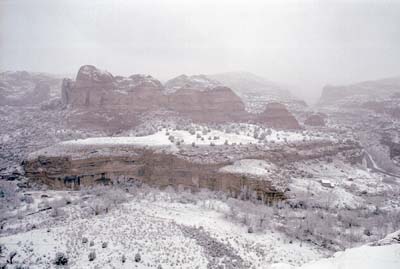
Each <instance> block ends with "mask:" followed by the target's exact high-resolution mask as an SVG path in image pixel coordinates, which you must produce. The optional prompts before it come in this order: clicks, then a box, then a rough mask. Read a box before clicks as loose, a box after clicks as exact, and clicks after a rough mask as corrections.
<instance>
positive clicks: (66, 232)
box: [0, 192, 328, 268]
mask: <svg viewBox="0 0 400 269" xmlns="http://www.w3.org/2000/svg"><path fill="white" fill-rule="evenodd" d="M51 196H52V197H60V196H72V197H75V198H76V197H80V194H79V193H66V192H58V193H57V192H53V193H52V194H51ZM32 197H35V200H40V201H41V200H46V199H48V198H43V197H42V193H32ZM80 199H82V200H83V201H84V200H87V199H89V198H88V197H87V196H84V195H82V197H80ZM34 204H35V205H38V204H40V202H38V201H36V202H35V203H34ZM82 204H84V202H82V201H81V202H79V203H75V202H72V203H70V204H68V205H65V206H64V207H63V212H64V213H63V214H61V213H60V214H59V215H57V214H54V213H51V212H50V211H43V212H40V213H37V214H33V215H27V216H25V217H24V218H16V219H14V220H11V221H8V222H7V223H6V224H4V229H5V230H7V231H10V234H9V235H6V236H4V235H3V236H2V237H0V244H3V245H4V246H5V248H6V249H5V250H4V252H5V253H11V252H13V251H16V253H17V255H16V256H15V258H14V262H15V263H16V264H24V265H27V266H29V268H52V267H53V266H54V264H53V262H54V258H55V255H56V253H57V252H62V253H64V254H65V255H66V256H67V257H68V265H69V266H70V268H218V265H221V264H222V265H223V264H224V265H225V266H226V268H231V267H230V266H231V265H232V263H234V264H236V266H237V267H235V268H268V267H269V265H271V264H274V263H287V264H291V265H293V266H300V265H301V264H304V263H305V262H308V261H311V260H314V259H318V258H321V257H324V256H326V255H327V254H328V252H326V251H323V250H320V249H319V248H318V247H316V246H314V245H312V244H308V243H301V242H299V241H296V240H293V239H290V238H288V237H286V236H285V235H284V234H281V233H279V232H276V231H274V230H269V231H263V232H254V233H248V227H247V226H246V225H243V224H238V223H235V222H232V221H231V220H230V219H229V218H227V217H226V211H227V210H228V211H229V207H228V206H227V204H226V203H224V202H222V201H217V200H203V201H201V200H198V201H191V202H187V201H185V200H184V199H183V200H182V201H176V200H171V198H170V196H169V193H168V192H160V193H158V192H155V193H154V192H153V193H151V192H150V193H149V194H147V195H144V196H143V195H141V196H140V197H139V196H138V197H135V196H131V195H130V196H129V199H128V201H127V202H126V203H123V204H119V205H118V206H116V207H115V208H114V209H112V210H110V211H109V212H108V213H102V214H98V215H93V214H89V215H85V214H84V213H83V211H85V207H84V206H82ZM32 225H34V226H32ZM28 226H29V227H28ZM27 227H28V228H27ZM13 231H14V232H13ZM16 231H20V232H16ZM86 239H87V242H86ZM92 242H93V243H92ZM103 243H107V246H106V247H103ZM93 251H94V252H95V253H96V258H95V259H94V260H93V261H89V258H88V255H89V253H90V252H93ZM137 253H139V254H140V256H141V261H140V262H135V256H136V254H137ZM123 256H125V258H126V261H125V263H122V257H123ZM1 261H2V260H1V259H0V262H1ZM158 266H161V267H158Z"/></svg>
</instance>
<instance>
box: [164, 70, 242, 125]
mask: <svg viewBox="0 0 400 269" xmlns="http://www.w3.org/2000/svg"><path fill="white" fill-rule="evenodd" d="M165 86H166V93H167V98H168V108H169V109H170V110H173V111H176V112H178V113H179V114H180V115H185V116H187V117H189V118H191V119H193V120H195V121H200V122H210V121H212V122H224V121H227V120H232V121H235V120H239V119H243V118H245V117H246V115H247V113H246V111H245V107H244V104H243V102H242V100H241V99H240V98H239V97H238V96H237V95H236V94H235V93H234V92H233V91H232V90H231V89H230V88H228V87H224V86H221V85H220V84H219V83H218V82H216V81H213V80H211V79H209V78H207V77H206V76H204V75H199V76H190V77H189V76H186V75H181V76H179V77H177V78H174V79H172V80H169V81H167V82H166V83H165Z"/></svg>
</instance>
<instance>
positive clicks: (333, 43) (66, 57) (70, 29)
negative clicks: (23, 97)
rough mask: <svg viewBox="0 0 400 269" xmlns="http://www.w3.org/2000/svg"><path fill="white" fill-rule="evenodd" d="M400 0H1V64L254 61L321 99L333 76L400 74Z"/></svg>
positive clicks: (245, 64)
mask: <svg viewBox="0 0 400 269" xmlns="http://www.w3.org/2000/svg"><path fill="white" fill-rule="evenodd" d="M399 25H400V1H232V0H229V1H196V2H195V1H177V0H173V1H161V0H160V1H149V0H146V1H144V0H142V1H122V0H121V1H81V0H80V1H54V0H48V1H45V0H40V1H28V0H27V1H18V0H5V1H4V0H3V1H1V2H0V70H2V71H3V70H29V71H41V72H49V73H57V74H66V75H72V74H75V73H76V71H77V69H78V68H79V66H81V65H83V64H93V65H96V66H98V67H99V68H103V69H107V70H108V71H110V72H112V73H113V74H122V75H130V74H134V73H148V74H152V75H154V76H155V77H157V78H158V79H160V80H165V79H168V78H171V77H173V76H176V75H179V74H182V73H185V74H199V73H202V74H210V73H218V72H227V71H248V72H252V73H255V74H258V75H261V76H263V77H265V78H267V79H269V80H271V81H276V82H281V83H284V84H288V85H292V91H293V93H294V94H295V95H297V96H299V97H302V98H303V99H305V100H307V101H308V102H313V101H315V100H316V99H317V98H318V97H319V94H320V91H321V89H322V87H323V86H324V85H325V84H344V83H350V82H356V81H361V80H368V79H375V78H381V77H388V76H395V75H400V71H399V70H400V46H399V44H400V27H399Z"/></svg>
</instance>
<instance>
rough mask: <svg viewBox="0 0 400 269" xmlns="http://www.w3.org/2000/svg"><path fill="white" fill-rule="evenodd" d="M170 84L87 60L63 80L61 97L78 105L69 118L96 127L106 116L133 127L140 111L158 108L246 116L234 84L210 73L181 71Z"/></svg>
mask: <svg viewBox="0 0 400 269" xmlns="http://www.w3.org/2000/svg"><path fill="white" fill-rule="evenodd" d="M165 85H166V86H165V87H164V86H163V85H162V84H161V83H160V82H159V81H158V80H156V79H154V78H153V77H151V76H148V75H132V76H130V77H121V76H115V77H114V76H113V75H111V74H110V73H109V72H107V71H101V70H99V69H97V68H96V67H94V66H91V65H86V66H82V67H81V68H80V69H79V72H78V75H77V77H76V81H71V80H68V79H65V80H64V81H63V84H62V100H63V102H64V103H65V104H67V105H69V106H70V107H71V108H72V109H75V110H79V112H77V113H73V114H71V115H70V117H69V120H70V121H71V122H72V123H75V125H80V126H85V125H84V124H85V123H86V124H87V123H89V124H90V125H91V126H92V127H93V125H94V124H95V123H96V119H100V118H102V117H105V118H108V119H109V121H110V122H113V123H116V122H121V121H123V122H124V123H125V124H124V125H121V126H119V127H120V128H126V127H127V128H129V127H132V126H133V125H135V124H137V123H138V116H139V115H140V114H141V113H147V112H154V111H166V112H171V113H175V114H176V115H178V116H180V117H184V118H188V119H191V120H193V121H195V122H206V123H208V122H224V121H234V120H237V119H241V118H245V117H246V116H247V113H246V112H245V109H244V104H243V102H242V101H241V99H240V98H239V97H238V96H237V95H236V94H235V93H234V92H233V91H232V90H231V89H229V88H227V87H223V86H220V85H219V83H216V82H213V81H211V80H209V79H207V78H206V77H205V76H202V75H199V76H191V77H188V76H185V75H182V76H179V77H177V78H175V79H172V80H170V81H168V82H167V83H166V84H165ZM125 118H127V119H128V122H126V121H125ZM129 119H130V120H129ZM100 122H103V121H100ZM76 123H78V124H76ZM105 126H109V125H105Z"/></svg>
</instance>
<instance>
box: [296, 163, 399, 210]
mask: <svg viewBox="0 0 400 269" xmlns="http://www.w3.org/2000/svg"><path fill="white" fill-rule="evenodd" d="M296 168H297V169H299V170H300V171H302V173H303V174H305V177H299V176H294V177H292V183H291V188H292V189H293V191H294V192H299V191H302V192H305V193H309V194H310V195H312V196H313V197H314V198H313V199H314V200H315V201H319V203H321V204H323V203H325V204H326V205H327V206H328V207H332V208H333V207H339V208H356V207H361V206H365V205H366V204H365V200H364V199H363V198H362V195H367V194H369V195H379V194H382V193H384V192H385V191H388V190H390V189H391V186H390V185H388V184H385V183H384V182H383V177H382V175H380V174H374V173H370V172H368V171H367V169H366V168H365V167H361V166H360V165H358V166H357V165H351V164H349V163H345V162H343V161H341V160H338V159H334V160H332V161H331V162H327V161H317V160H311V161H306V162H299V163H297V164H296Z"/></svg>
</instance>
